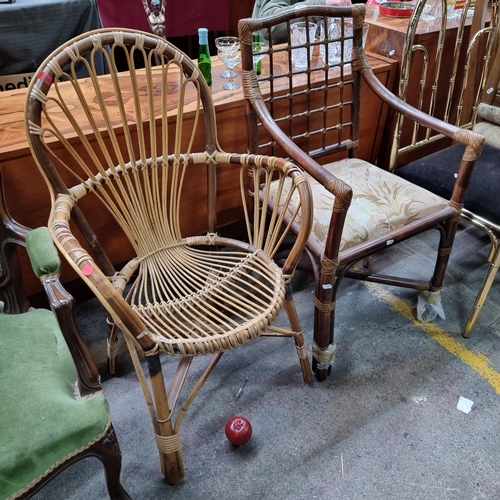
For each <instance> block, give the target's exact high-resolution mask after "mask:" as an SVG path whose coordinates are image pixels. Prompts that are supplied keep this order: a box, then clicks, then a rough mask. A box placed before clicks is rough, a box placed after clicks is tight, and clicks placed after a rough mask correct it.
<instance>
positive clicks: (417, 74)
mask: <svg viewBox="0 0 500 500" xmlns="http://www.w3.org/2000/svg"><path fill="white" fill-rule="evenodd" d="M426 7H427V2H426V0H420V1H419V2H417V4H416V8H415V11H414V13H413V16H412V18H411V20H410V24H409V29H408V32H407V35H406V39H405V46H404V50H403V54H404V55H403V60H402V67H401V78H400V82H399V97H401V98H402V99H403V100H405V101H406V100H407V101H409V102H410V103H412V104H415V105H416V106H417V107H418V108H419V109H422V110H424V111H425V112H427V113H428V114H430V115H433V116H436V117H437V118H440V119H442V120H444V121H446V122H448V123H452V124H454V125H456V126H458V127H460V128H463V129H473V130H475V131H476V132H478V133H480V134H486V135H491V136H492V137H493V140H491V139H490V140H487V141H486V145H485V147H484V149H483V151H482V153H481V156H480V157H479V159H478V161H477V165H476V168H475V170H474V175H473V176H472V179H471V183H470V186H469V189H468V192H467V196H466V197H465V200H464V208H463V210H462V218H463V219H465V220H467V221H469V222H471V223H472V224H474V225H475V226H477V227H480V228H482V229H484V230H485V231H486V232H487V234H488V235H489V237H490V239H491V250H490V253H489V256H488V260H489V262H490V265H489V268H488V271H487V273H486V277H485V279H484V281H483V285H482V286H481V289H480V290H479V292H478V295H477V297H476V299H475V302H474V305H473V307H472V309H471V311H470V313H469V316H468V318H467V321H466V323H465V326H464V330H463V332H462V335H463V336H464V337H469V335H470V333H471V331H472V328H473V326H474V324H475V322H476V319H477V317H478V315H479V311H480V310H481V307H482V306H483V304H484V302H485V300H486V297H487V295H488V291H489V290H490V288H491V285H492V283H493V279H494V277H495V275H496V272H497V269H498V265H499V264H500V243H499V240H498V237H499V235H500V215H499V210H498V197H499V196H500V191H499V190H498V186H499V185H500V184H499V183H500V178H499V176H498V171H499V169H498V167H499V162H500V150H499V149H498V147H499V146H500V140H497V141H495V140H494V137H495V136H496V135H500V128H498V126H496V125H494V124H490V125H488V124H486V123H485V121H483V122H480V123H477V125H476V122H477V119H478V118H479V117H480V116H481V115H484V117H486V118H487V117H488V116H492V117H494V116H495V112H494V111H493V113H492V114H491V110H490V109H489V108H488V106H489V104H490V103H491V102H492V101H493V99H494V97H495V95H496V93H497V89H498V84H499V70H498V67H499V65H500V51H498V50H497V46H498V37H499V24H500V23H499V20H500V8H499V5H498V2H497V1H494V2H491V4H490V5H488V2H485V1H484V0H480V1H477V2H476V4H475V8H474V9H472V7H471V6H470V2H465V6H464V8H463V10H462V11H461V12H459V13H458V14H460V15H458V14H456V15H455V19H453V20H450V19H449V15H450V12H449V11H448V13H447V11H446V1H442V2H441V1H440V0H439V1H437V2H435V7H434V16H435V17H436V19H435V20H434V21H431V22H432V23H435V24H436V25H437V26H438V27H439V41H438V45H437V47H436V48H435V49H433V50H427V48H426V47H424V46H422V45H421V44H419V43H418V42H416V41H415V36H416V33H417V32H418V27H419V26H420V25H421V24H419V23H423V22H424V21H423V20H421V18H422V17H423V16H424V15H425V12H426ZM472 12H473V14H472ZM447 14H448V16H447ZM486 21H487V22H486ZM455 30H456V31H455ZM495 52H496V55H495ZM417 68H419V69H417ZM412 88H414V89H415V88H418V89H419V91H418V92H416V91H411V89H412ZM481 110H482V111H481ZM493 120H494V118H493ZM497 121H498V118H497ZM491 127H493V130H494V132H493V133H491V132H490V134H488V130H489V129H490V128H491ZM446 146H449V147H446ZM429 153H431V154H429ZM462 153H463V147H462V146H461V145H459V144H457V145H452V146H450V141H446V138H444V137H443V136H442V135H441V134H436V133H433V132H432V131H431V130H429V129H425V128H422V127H418V126H414V125H413V124H408V123H407V122H406V120H405V118H404V116H401V115H400V116H397V118H396V128H395V133H394V140H393V147H392V155H391V159H390V162H389V168H390V169H391V171H394V172H395V173H396V174H397V175H399V176H401V177H402V178H404V179H406V180H408V181H410V182H413V183H415V184H417V185H419V186H422V187H424V188H426V189H428V190H430V191H432V192H433V193H436V194H438V195H440V196H443V197H448V196H450V194H451V191H452V189H453V179H454V175H455V174H456V169H455V162H456V159H457V158H458V157H459V156H460V155H461V154H462Z"/></svg>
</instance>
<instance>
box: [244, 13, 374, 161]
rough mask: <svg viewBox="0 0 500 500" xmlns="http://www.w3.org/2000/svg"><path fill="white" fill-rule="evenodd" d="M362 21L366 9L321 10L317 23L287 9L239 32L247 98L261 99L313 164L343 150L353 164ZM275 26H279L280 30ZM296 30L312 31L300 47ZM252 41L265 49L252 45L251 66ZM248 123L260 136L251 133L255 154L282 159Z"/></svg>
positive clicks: (258, 126) (260, 129) (315, 18)
mask: <svg viewBox="0 0 500 500" xmlns="http://www.w3.org/2000/svg"><path fill="white" fill-rule="evenodd" d="M333 16H336V17H333ZM363 19H364V6H354V7H353V9H352V10H351V9H342V8H338V9H337V10H336V11H335V12H333V11H332V9H331V8H327V7H320V6H318V7H316V10H315V15H314V16H311V15H307V16H304V15H303V12H302V9H300V8H296V9H287V10H284V11H283V13H281V14H277V15H275V16H270V17H268V18H266V19H265V20H261V19H255V20H252V21H249V22H248V24H244V23H245V22H246V21H243V22H241V23H240V25H239V29H240V38H241V39H242V42H244V44H245V46H243V48H242V60H243V69H244V72H243V78H246V79H247V82H246V89H247V92H248V95H247V96H246V97H249V98H250V99H251V100H252V101H255V99H256V98H263V102H264V103H265V105H266V106H267V108H268V111H269V113H270V115H271V116H272V118H273V119H274V121H275V122H276V124H277V125H278V126H279V127H280V128H281V130H282V131H283V133H284V134H285V135H286V136H288V137H290V138H291V139H292V140H293V141H294V143H295V144H296V145H297V147H298V148H300V149H301V150H303V151H304V152H306V153H307V154H308V155H309V156H311V157H312V158H319V157H321V156H328V155H331V154H333V153H335V152H339V151H346V150H349V155H350V156H352V157H355V156H356V150H357V146H358V131H359V115H360V98H359V97H360V91H361V75H360V72H359V71H357V70H356V60H357V59H358V58H359V51H360V50H362V34H363ZM277 20H278V21H281V24H280V25H279V26H276V22H277ZM298 23H305V25H307V28H308V29H307V30H306V31H305V38H304V39H303V40H302V41H300V40H299V39H298V38H296V36H295V35H294V33H295V31H296V28H295V26H297V25H298ZM325 33H328V37H325ZM255 34H257V35H258V36H260V40H261V41H260V42H254V43H253V52H254V55H253V60H252V59H250V58H249V57H248V56H249V52H248V50H247V46H248V40H251V37H252V35H255ZM328 39H329V40H330V42H329V43H328ZM331 40H336V41H333V42H332V41H331ZM307 51H309V56H308V57H306V56H307ZM258 59H261V61H260V65H261V72H260V74H259V75H255V74H254V73H252V72H251V71H250V70H251V69H252V66H253V62H254V61H255V64H258V63H257V60H258ZM297 60H298V61H299V62H298V63H297ZM351 70H352V71H351ZM255 77H256V80H255V81H251V79H253V78H255ZM252 94H253V95H252ZM251 116H253V117H254V119H253V120H252V121H253V128H254V129H255V131H257V130H258V133H254V130H251V129H250V131H249V143H250V147H251V150H252V151H253V152H257V151H258V152H260V153H264V154H277V155H280V156H284V155H285V152H284V151H283V150H282V149H281V148H280V147H279V146H278V145H277V143H276V141H274V140H271V139H270V137H269V135H268V134H266V132H265V130H264V127H262V126H261V123H260V122H258V121H257V119H256V118H255V115H251Z"/></svg>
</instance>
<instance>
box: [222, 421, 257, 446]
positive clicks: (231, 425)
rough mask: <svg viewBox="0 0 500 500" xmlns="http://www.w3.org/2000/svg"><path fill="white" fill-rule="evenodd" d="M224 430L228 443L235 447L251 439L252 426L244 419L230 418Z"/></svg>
mask: <svg viewBox="0 0 500 500" xmlns="http://www.w3.org/2000/svg"><path fill="white" fill-rule="evenodd" d="M224 430H225V433H226V437H227V439H228V440H229V442H230V443H232V444H234V445H236V446H239V445H240V444H245V443H248V441H250V438H251V437H252V426H251V424H250V422H249V421H248V420H247V419H246V418H245V417H239V416H235V417H231V418H230V419H229V420H228V421H227V422H226V428H225V429H224Z"/></svg>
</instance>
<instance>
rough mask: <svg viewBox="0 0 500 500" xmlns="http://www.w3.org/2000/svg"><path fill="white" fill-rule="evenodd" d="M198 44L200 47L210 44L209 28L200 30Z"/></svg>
mask: <svg viewBox="0 0 500 500" xmlns="http://www.w3.org/2000/svg"><path fill="white" fill-rule="evenodd" d="M198 43H199V44H200V45H207V44H208V29H207V28H198Z"/></svg>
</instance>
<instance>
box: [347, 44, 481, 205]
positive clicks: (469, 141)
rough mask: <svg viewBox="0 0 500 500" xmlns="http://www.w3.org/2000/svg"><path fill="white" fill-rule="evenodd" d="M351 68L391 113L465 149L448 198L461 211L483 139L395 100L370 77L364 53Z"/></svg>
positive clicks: (374, 78)
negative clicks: (355, 70) (354, 66)
mask: <svg viewBox="0 0 500 500" xmlns="http://www.w3.org/2000/svg"><path fill="white" fill-rule="evenodd" d="M355 64H356V65H358V66H357V67H356V69H359V70H360V71H361V74H362V75H363V78H364V80H365V81H366V83H367V84H368V86H369V87H370V89H371V90H372V91H373V92H374V93H375V94H376V95H377V96H378V97H379V98H380V99H382V100H383V101H384V102H385V103H386V104H387V105H388V106H389V107H390V108H391V109H393V110H394V111H396V112H397V113H400V114H402V115H403V116H404V117H406V118H409V119H411V120H413V121H415V122H417V123H418V124H420V125H422V126H424V127H427V128H430V129H432V130H434V131H436V132H438V133H440V134H443V135H445V136H447V137H449V138H451V139H453V140H454V141H457V142H460V143H462V144H464V145H465V146H466V148H465V153H464V156H463V158H462V161H461V163H460V167H459V169H458V177H457V181H456V182H455V188H454V190H453V194H452V196H451V202H452V203H453V204H455V206H456V207H462V206H463V203H464V199H465V192H466V189H467V186H468V185H469V181H470V178H471V176H472V171H473V168H474V163H475V161H476V160H477V159H478V158H479V155H480V154H481V151H482V149H483V146H484V137H483V136H482V135H480V134H477V133H476V132H472V131H470V130H464V129H462V128H460V127H456V126H455V125H452V124H450V123H446V122H444V121H442V120H440V119H438V118H435V117H433V116H430V115H428V114H427V113H424V112H423V111H420V110H418V109H417V108H414V107H413V106H411V105H410V104H408V103H406V102H405V101H403V100H402V99H400V98H399V97H397V96H395V95H394V94H393V93H392V92H391V91H389V90H387V89H386V88H385V87H384V85H383V84H382V83H381V82H380V81H379V80H378V78H377V77H376V76H375V75H374V73H373V71H372V70H371V68H370V66H369V64H368V61H367V59H366V55H365V53H364V51H363V52H362V55H361V57H360V58H359V59H358V60H357V61H356V62H355Z"/></svg>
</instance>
